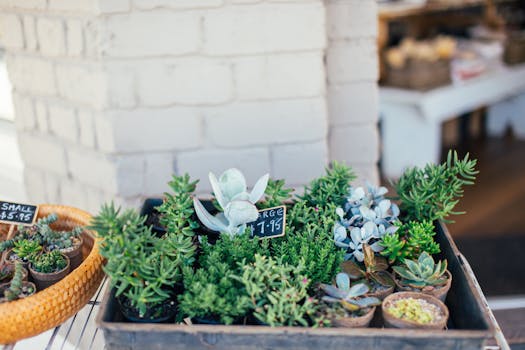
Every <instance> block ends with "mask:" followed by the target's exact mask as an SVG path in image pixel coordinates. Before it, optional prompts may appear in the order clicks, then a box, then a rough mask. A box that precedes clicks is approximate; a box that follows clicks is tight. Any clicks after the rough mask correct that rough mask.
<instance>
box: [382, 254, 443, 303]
mask: <svg viewBox="0 0 525 350" xmlns="http://www.w3.org/2000/svg"><path fill="white" fill-rule="evenodd" d="M392 269H393V270H394V272H395V274H396V275H397V276H399V277H400V278H399V279H397V280H396V282H397V285H398V289H400V290H405V291H411V290H415V291H421V292H423V293H426V294H431V295H433V296H435V297H438V298H439V299H440V300H442V301H444V300H445V297H446V294H447V292H448V290H449V289H450V284H451V281H452V275H451V274H450V272H448V270H447V261H446V260H442V261H438V262H437V263H436V262H435V261H434V259H433V258H432V256H431V255H430V254H428V253H427V252H423V253H422V254H421V255H420V256H419V258H418V260H410V259H406V260H405V264H404V265H403V266H393V267H392Z"/></svg>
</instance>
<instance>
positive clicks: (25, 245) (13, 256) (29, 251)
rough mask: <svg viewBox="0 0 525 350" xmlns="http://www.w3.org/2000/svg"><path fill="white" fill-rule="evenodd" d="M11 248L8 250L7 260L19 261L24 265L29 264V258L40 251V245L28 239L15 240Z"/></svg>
mask: <svg viewBox="0 0 525 350" xmlns="http://www.w3.org/2000/svg"><path fill="white" fill-rule="evenodd" d="M13 245H14V246H13V248H12V249H11V251H10V252H8V261H10V262H14V261H19V262H20V263H21V264H22V265H23V266H24V267H28V266H29V262H30V260H31V258H32V257H33V256H35V255H38V254H39V253H40V252H41V251H42V246H41V245H40V244H39V243H38V242H37V241H33V240H30V239H22V240H19V241H15V242H14V244H13Z"/></svg>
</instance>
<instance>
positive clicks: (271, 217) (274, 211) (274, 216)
mask: <svg viewBox="0 0 525 350" xmlns="http://www.w3.org/2000/svg"><path fill="white" fill-rule="evenodd" d="M248 226H249V227H250V230H251V231H252V237H255V236H257V237H259V238H274V237H280V236H284V227H285V226H286V206H284V205H282V206H280V207H274V208H268V209H263V210H259V218H258V219H257V220H255V221H253V222H251V223H249V224H248Z"/></svg>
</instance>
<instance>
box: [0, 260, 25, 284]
mask: <svg viewBox="0 0 525 350" xmlns="http://www.w3.org/2000/svg"><path fill="white" fill-rule="evenodd" d="M3 269H4V270H5V271H6V272H7V273H9V275H8V276H6V277H4V278H3V279H2V280H0V283H9V282H11V280H12V279H13V276H14V274H15V264H13V263H7V264H5V265H4V268H3ZM22 274H23V276H24V277H22V280H23V281H25V282H27V276H28V275H29V272H27V269H25V268H23V269H22Z"/></svg>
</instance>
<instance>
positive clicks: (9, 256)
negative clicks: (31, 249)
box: [6, 248, 29, 269]
mask: <svg viewBox="0 0 525 350" xmlns="http://www.w3.org/2000/svg"><path fill="white" fill-rule="evenodd" d="M15 261H20V263H21V264H22V266H23V267H24V268H25V269H27V268H28V267H29V261H25V260H22V259H20V258H19V257H18V255H16V254H15V252H14V251H13V248H11V249H8V250H7V259H6V262H7V263H8V264H14V263H15Z"/></svg>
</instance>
